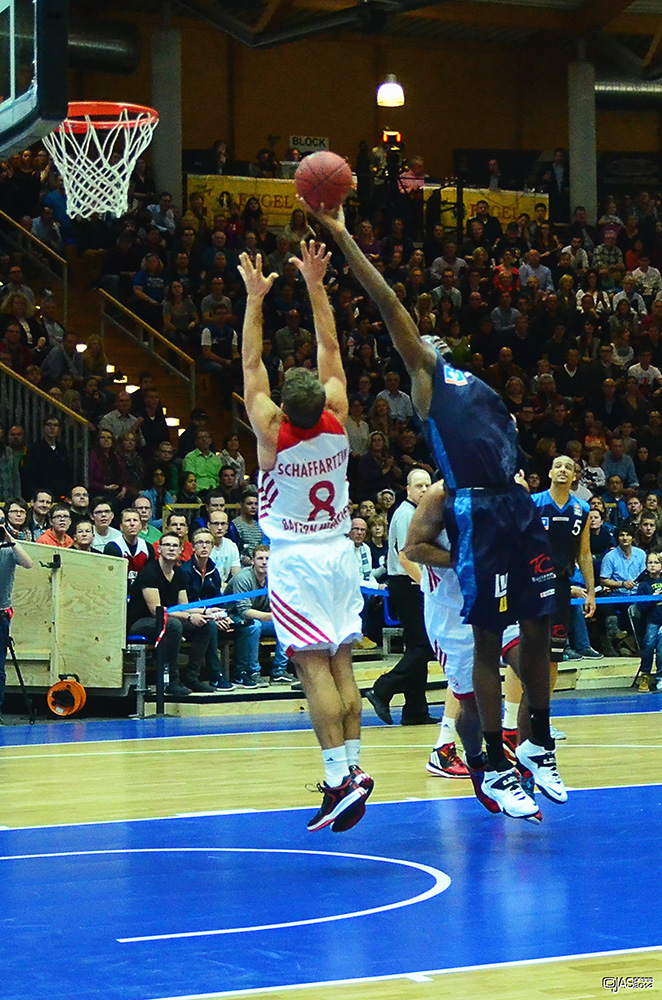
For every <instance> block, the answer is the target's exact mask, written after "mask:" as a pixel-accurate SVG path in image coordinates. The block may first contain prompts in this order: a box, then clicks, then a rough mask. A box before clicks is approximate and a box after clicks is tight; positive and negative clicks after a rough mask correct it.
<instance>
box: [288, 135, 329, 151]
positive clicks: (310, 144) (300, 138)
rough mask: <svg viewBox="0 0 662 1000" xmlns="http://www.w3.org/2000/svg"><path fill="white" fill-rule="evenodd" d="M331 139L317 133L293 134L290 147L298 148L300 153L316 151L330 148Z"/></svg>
mask: <svg viewBox="0 0 662 1000" xmlns="http://www.w3.org/2000/svg"><path fill="white" fill-rule="evenodd" d="M328 148H329V140H328V139H324V138H321V137H320V136H317V135H291V136H290V149H298V150H299V152H300V153H315V152H317V150H318V149H328Z"/></svg>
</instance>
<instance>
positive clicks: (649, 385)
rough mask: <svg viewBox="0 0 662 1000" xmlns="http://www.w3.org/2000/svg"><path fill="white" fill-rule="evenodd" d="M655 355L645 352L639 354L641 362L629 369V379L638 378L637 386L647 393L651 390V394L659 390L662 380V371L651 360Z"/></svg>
mask: <svg viewBox="0 0 662 1000" xmlns="http://www.w3.org/2000/svg"><path fill="white" fill-rule="evenodd" d="M652 357H653V355H652V354H651V352H650V351H647V350H643V351H641V353H640V354H639V361H638V362H637V364H636V365H630V367H629V368H628V378H630V376H632V378H636V380H637V384H638V385H639V386H640V387H643V389H644V390H645V391H648V390H649V389H650V390H651V392H652V391H653V390H654V389H657V388H659V382H660V379H662V371H660V369H659V368H656V367H655V365H652V364H651V358H652Z"/></svg>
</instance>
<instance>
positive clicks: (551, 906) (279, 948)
mask: <svg viewBox="0 0 662 1000" xmlns="http://www.w3.org/2000/svg"><path fill="white" fill-rule="evenodd" d="M219 804H220V803H219ZM542 808H543V812H544V815H545V820H544V822H543V823H542V825H540V826H534V825H532V824H528V823H526V822H518V821H513V820H507V819H505V818H504V817H501V816H497V817H494V816H490V815H489V814H488V813H487V812H485V811H484V810H483V809H482V808H481V807H480V806H479V805H478V803H477V802H475V801H474V800H473V799H446V800H441V801H412V802H401V803H390V804H374V805H373V804H371V805H370V806H369V807H368V810H367V813H366V817H365V819H364V820H363V822H362V823H360V824H359V825H358V826H357V827H355V828H354V829H353V830H352V831H350V832H348V833H346V834H344V835H342V836H338V835H333V834H332V833H330V832H329V831H328V830H325V831H321V832H320V833H318V834H315V835H310V834H308V833H307V831H306V830H305V821H306V819H307V817H308V814H309V811H306V810H287V811H277V812H270V813H255V812H246V813H236V814H228V815H213V816H212V815H206V816H198V817H189V818H179V819H168V820H160V821H152V820H147V821H142V822H123V823H106V824H89V825H83V826H68V827H49V828H41V829H38V828H32V829H23V830H15V831H13V830H12V831H10V830H3V831H0V849H1V852H0V853H1V857H0V879H1V880H2V887H3V892H2V898H1V900H0V942H1V944H0V948H1V953H2V970H3V974H2V979H3V988H2V996H3V1000H26V998H27V997H29V998H30V1000H80V997H81V996H84V997H85V1000H101V998H103V1000H156V998H165V997H167V998H174V997H184V996H191V995H193V996H204V995H205V994H212V995H213V994H216V993H224V992H228V991H235V990H241V989H262V988H266V987H278V986H287V985H306V984H314V983H320V982H329V981H331V982H337V981H344V980H348V979H354V978H365V977H368V978H369V977H382V976H393V975H396V974H413V973H417V972H422V971H428V972H430V971H435V970H448V969H457V968H466V967H472V966H476V965H485V964H491V963H509V962H516V961H529V960H532V959H537V958H546V957H552V956H568V955H577V954H584V955H585V954H589V953H601V952H607V951H609V952H613V951H614V950H618V949H632V948H652V947H654V946H659V945H660V944H662V939H661V937H660V928H661V927H662V896H661V894H660V892H659V886H658V880H657V879H656V878H654V877H645V876H643V877H642V869H641V866H640V865H639V864H638V863H636V859H637V858H640V857H641V845H643V844H645V845H646V856H647V857H649V858H651V859H655V858H659V857H660V854H661V849H662V786H660V785H655V786H649V787H645V788H644V787H639V788H628V787H625V788H611V789H595V790H590V791H579V792H573V793H572V794H571V796H570V800H569V802H568V804H567V805H566V806H554V805H553V804H552V803H547V802H546V801H545V800H543V806H542ZM313 811H314V806H311V810H310V812H311V813H312V812H313Z"/></svg>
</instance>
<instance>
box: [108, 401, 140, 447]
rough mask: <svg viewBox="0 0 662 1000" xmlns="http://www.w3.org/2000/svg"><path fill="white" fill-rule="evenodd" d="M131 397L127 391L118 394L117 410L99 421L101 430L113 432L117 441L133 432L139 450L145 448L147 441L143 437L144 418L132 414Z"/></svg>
mask: <svg viewBox="0 0 662 1000" xmlns="http://www.w3.org/2000/svg"><path fill="white" fill-rule="evenodd" d="M131 405H132V400H131V396H130V395H129V393H128V392H126V391H125V390H122V392H119V393H118V394H117V401H116V404H115V409H114V410H111V411H110V413H106V414H105V415H104V416H103V417H102V418H101V420H100V421H99V429H100V430H108V431H111V432H112V434H113V436H114V437H115V439H118V438H120V437H121V436H122V435H123V434H126V433H127V431H132V432H133V433H134V434H135V435H136V443H137V445H138V447H139V448H144V447H145V439H144V438H143V436H142V432H141V429H140V428H141V425H142V422H143V421H142V418H141V417H137V416H135V415H134V414H133V413H131Z"/></svg>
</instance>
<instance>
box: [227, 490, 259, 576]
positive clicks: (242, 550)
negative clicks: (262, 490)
mask: <svg viewBox="0 0 662 1000" xmlns="http://www.w3.org/2000/svg"><path fill="white" fill-rule="evenodd" d="M229 537H230V538H231V539H232V541H233V542H235V543H236V545H237V548H238V549H239V555H240V557H241V564H242V566H250V564H251V562H252V559H253V553H254V552H255V549H256V546H258V545H261V544H262V543H263V542H264V541H265V535H264V532H263V531H262V528H261V527H260V525H259V523H258V520H257V489H256V487H255V486H247V487H246V489H245V490H244V491H243V493H242V495H241V507H240V508H239V515H238V517H235V518H234V520H233V521H232V523H231V525H230V530H229Z"/></svg>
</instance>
